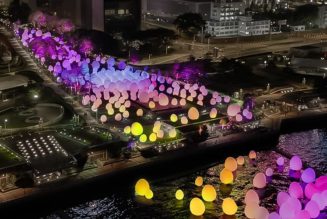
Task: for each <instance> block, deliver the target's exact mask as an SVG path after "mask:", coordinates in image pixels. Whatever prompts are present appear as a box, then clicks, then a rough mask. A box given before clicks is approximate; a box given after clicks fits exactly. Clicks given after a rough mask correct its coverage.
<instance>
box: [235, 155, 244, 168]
mask: <svg viewBox="0 0 327 219" xmlns="http://www.w3.org/2000/svg"><path fill="white" fill-rule="evenodd" d="M236 161H237V164H238V165H240V166H243V165H244V163H245V159H244V157H243V156H239V157H237V158H236Z"/></svg>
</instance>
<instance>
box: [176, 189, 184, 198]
mask: <svg viewBox="0 0 327 219" xmlns="http://www.w3.org/2000/svg"><path fill="white" fill-rule="evenodd" d="M175 198H176V199H177V200H183V198H184V192H183V191H182V190H181V189H178V190H177V191H176V193H175Z"/></svg>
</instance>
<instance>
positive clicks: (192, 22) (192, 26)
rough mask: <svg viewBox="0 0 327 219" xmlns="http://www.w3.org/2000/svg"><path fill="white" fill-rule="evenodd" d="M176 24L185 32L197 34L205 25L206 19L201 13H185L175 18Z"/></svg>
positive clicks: (178, 28)
mask: <svg viewBox="0 0 327 219" xmlns="http://www.w3.org/2000/svg"><path fill="white" fill-rule="evenodd" d="M174 25H175V26H176V28H177V30H179V31H181V32H183V33H186V34H196V33H198V32H199V31H200V30H201V28H202V27H204V25H205V21H204V20H203V18H202V16H201V15H200V14H197V13H185V14H182V15H179V16H178V17H177V18H176V19H175V21H174Z"/></svg>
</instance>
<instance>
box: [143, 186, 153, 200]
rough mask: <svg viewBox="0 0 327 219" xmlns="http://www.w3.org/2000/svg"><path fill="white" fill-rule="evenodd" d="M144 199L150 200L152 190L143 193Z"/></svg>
mask: <svg viewBox="0 0 327 219" xmlns="http://www.w3.org/2000/svg"><path fill="white" fill-rule="evenodd" d="M145 198H146V199H152V198H153V192H152V190H151V189H150V188H149V189H148V191H147V192H146V193H145Z"/></svg>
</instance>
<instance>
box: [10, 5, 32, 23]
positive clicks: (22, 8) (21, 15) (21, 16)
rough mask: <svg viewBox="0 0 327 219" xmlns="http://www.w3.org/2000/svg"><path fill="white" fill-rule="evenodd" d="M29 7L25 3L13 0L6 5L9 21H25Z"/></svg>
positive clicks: (29, 10) (28, 13)
mask: <svg viewBox="0 0 327 219" xmlns="http://www.w3.org/2000/svg"><path fill="white" fill-rule="evenodd" d="M30 13H31V8H30V7H29V6H28V4H27V3H25V2H23V3H20V0H13V1H12V2H11V3H10V4H9V7H8V14H9V18H10V21H11V22H16V21H20V22H21V23H27V21H28V17H29V15H30Z"/></svg>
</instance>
